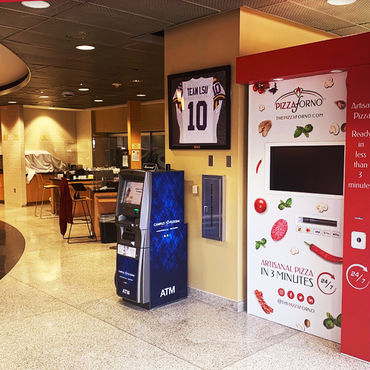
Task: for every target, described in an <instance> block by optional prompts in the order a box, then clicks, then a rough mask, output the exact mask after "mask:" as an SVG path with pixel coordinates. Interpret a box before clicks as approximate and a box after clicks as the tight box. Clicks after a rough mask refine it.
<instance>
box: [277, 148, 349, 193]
mask: <svg viewBox="0 0 370 370" xmlns="http://www.w3.org/2000/svg"><path fill="white" fill-rule="evenodd" d="M343 181H344V145H306V146H275V147H271V148H270V190H278V191H288V192H289V191H291V192H300V193H314V194H332V195H343Z"/></svg>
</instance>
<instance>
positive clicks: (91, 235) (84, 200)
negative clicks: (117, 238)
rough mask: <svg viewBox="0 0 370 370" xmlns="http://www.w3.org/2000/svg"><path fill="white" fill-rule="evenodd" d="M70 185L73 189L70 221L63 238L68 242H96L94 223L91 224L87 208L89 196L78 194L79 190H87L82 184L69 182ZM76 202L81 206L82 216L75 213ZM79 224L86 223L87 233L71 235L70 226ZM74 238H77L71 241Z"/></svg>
mask: <svg viewBox="0 0 370 370" xmlns="http://www.w3.org/2000/svg"><path fill="white" fill-rule="evenodd" d="M71 185H72V187H73V189H74V190H75V193H74V195H73V198H72V223H71V224H70V226H69V231H68V236H67V238H65V239H67V241H68V244H73V243H89V242H96V241H97V238H96V234H95V230H94V224H93V220H92V217H91V213H90V208H89V203H88V202H89V201H91V198H89V197H86V196H81V195H80V191H86V190H87V189H86V188H85V186H84V185H83V184H81V183H77V184H71ZM77 204H81V208H82V212H83V215H82V216H76V215H75V214H76V207H77ZM79 224H85V225H86V227H87V230H88V234H87V235H79V236H71V232H72V226H73V225H79ZM74 239H77V240H76V241H71V240H74Z"/></svg>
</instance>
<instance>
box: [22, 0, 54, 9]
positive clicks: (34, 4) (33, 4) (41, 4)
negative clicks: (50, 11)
mask: <svg viewBox="0 0 370 370" xmlns="http://www.w3.org/2000/svg"><path fill="white" fill-rule="evenodd" d="M21 4H22V5H23V6H26V7H27V8H33V9H45V8H48V7H49V6H50V4H49V3H48V2H47V1H22V2H21Z"/></svg>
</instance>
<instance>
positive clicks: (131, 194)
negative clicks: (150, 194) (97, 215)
mask: <svg viewBox="0 0 370 370" xmlns="http://www.w3.org/2000/svg"><path fill="white" fill-rule="evenodd" d="M143 185H144V183H142V182H136V181H127V182H126V184H125V188H124V193H123V196H122V202H121V203H129V204H135V205H140V203H141V196H142V194H143Z"/></svg>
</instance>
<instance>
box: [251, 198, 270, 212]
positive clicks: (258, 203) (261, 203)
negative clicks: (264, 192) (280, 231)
mask: <svg viewBox="0 0 370 370" xmlns="http://www.w3.org/2000/svg"><path fill="white" fill-rule="evenodd" d="M266 208H267V204H266V201H265V200H264V199H262V198H257V199H256V200H255V202H254V209H255V210H256V212H258V213H263V212H265V211H266Z"/></svg>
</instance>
